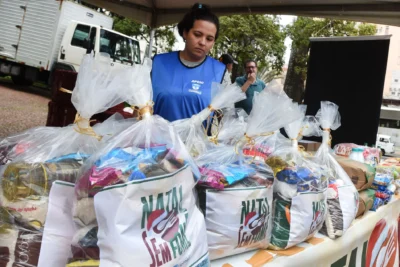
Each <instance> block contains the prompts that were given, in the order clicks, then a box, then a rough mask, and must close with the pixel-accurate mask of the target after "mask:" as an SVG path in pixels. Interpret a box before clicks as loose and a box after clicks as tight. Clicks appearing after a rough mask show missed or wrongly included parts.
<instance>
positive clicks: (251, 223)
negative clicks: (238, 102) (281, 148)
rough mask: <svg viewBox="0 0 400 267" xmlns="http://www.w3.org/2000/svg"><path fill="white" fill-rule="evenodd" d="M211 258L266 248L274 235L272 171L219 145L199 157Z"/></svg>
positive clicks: (198, 162) (229, 148)
mask: <svg viewBox="0 0 400 267" xmlns="http://www.w3.org/2000/svg"><path fill="white" fill-rule="evenodd" d="M196 163H197V164H198V166H199V167H200V171H201V174H202V177H201V179H200V181H199V186H198V192H199V205H200V207H201V209H202V211H203V214H204V217H205V222H206V227H207V240H208V249H209V252H210V258H211V259H218V258H222V257H226V256H229V255H234V254H238V253H242V252H245V251H249V250H254V249H257V248H267V247H268V245H269V240H270V233H271V217H272V211H271V203H272V183H273V175H272V171H271V170H270V169H269V168H268V166H267V165H265V164H262V163H258V164H255V163H250V164H249V163H247V162H245V161H244V160H243V158H242V157H241V155H239V154H237V153H236V152H235V148H234V147H233V146H225V145H222V144H221V145H219V146H217V147H215V148H213V149H210V150H208V151H207V152H206V153H205V154H203V155H201V156H200V157H199V158H197V160H196Z"/></svg>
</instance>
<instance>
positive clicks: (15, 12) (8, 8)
mask: <svg viewBox="0 0 400 267" xmlns="http://www.w3.org/2000/svg"><path fill="white" fill-rule="evenodd" d="M26 5H27V0H23V1H0V20H1V23H0V56H4V57H7V58H11V59H15V58H16V54H17V49H18V43H19V39H20V37H21V31H22V26H23V23H24V17H25V12H26Z"/></svg>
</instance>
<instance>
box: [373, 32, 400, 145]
mask: <svg viewBox="0 0 400 267" xmlns="http://www.w3.org/2000/svg"><path fill="white" fill-rule="evenodd" d="M376 28H377V33H376V34H377V35H391V38H390V46H389V55H388V61H387V67H386V77H385V84H384V89H383V100H382V107H381V114H380V121H379V128H378V134H385V135H389V136H391V137H392V142H393V143H394V144H395V146H397V147H399V146H400V27H394V26H388V25H377V27H376Z"/></svg>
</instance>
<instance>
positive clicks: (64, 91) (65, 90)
mask: <svg viewBox="0 0 400 267" xmlns="http://www.w3.org/2000/svg"><path fill="white" fill-rule="evenodd" d="M58 90H60V91H61V92H63V93H67V94H72V91H71V90H68V89H66V88H64V87H60V89H58Z"/></svg>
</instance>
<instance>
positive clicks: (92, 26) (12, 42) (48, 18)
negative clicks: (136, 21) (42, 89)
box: [0, 0, 140, 85]
mask: <svg viewBox="0 0 400 267" xmlns="http://www.w3.org/2000/svg"><path fill="white" fill-rule="evenodd" d="M112 25H113V19H112V18H111V17H109V16H106V15H105V14H102V13H100V12H97V11H96V10H93V9H90V8H88V7H86V6H83V5H81V4H78V3H75V2H73V1H68V0H0V76H11V77H12V80H13V82H14V83H16V84H21V85H29V84H31V83H32V82H34V81H37V80H41V81H44V82H48V80H49V78H50V77H51V73H52V72H53V71H54V70H55V69H65V70H71V71H78V70H79V65H80V63H81V60H82V57H83V55H84V54H86V53H89V52H92V51H93V53H94V54H95V55H98V52H104V53H108V54H110V57H111V58H112V60H113V63H111V65H112V66H115V67H125V66H131V65H133V64H135V63H136V64H138V63H140V47H139V42H138V41H137V40H134V39H132V38H131V37H129V36H126V35H123V34H121V33H118V32H115V31H112V30H109V29H111V28H112Z"/></svg>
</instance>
